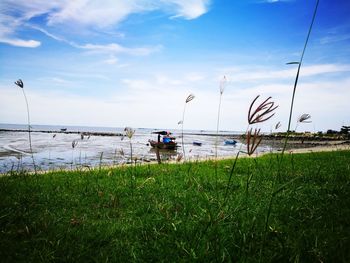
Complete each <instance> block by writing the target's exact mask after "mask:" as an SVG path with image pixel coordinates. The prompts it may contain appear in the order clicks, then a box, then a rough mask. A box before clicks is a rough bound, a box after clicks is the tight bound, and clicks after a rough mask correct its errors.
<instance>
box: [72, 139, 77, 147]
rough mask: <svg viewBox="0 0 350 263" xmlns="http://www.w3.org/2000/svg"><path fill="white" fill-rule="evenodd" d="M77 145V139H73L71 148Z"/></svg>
mask: <svg viewBox="0 0 350 263" xmlns="http://www.w3.org/2000/svg"><path fill="white" fill-rule="evenodd" d="M77 145H78V141H76V140H73V141H72V148H73V149H74V148H75V147H76V146H77Z"/></svg>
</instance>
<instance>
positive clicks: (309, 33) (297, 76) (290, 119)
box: [282, 0, 319, 155]
mask: <svg viewBox="0 0 350 263" xmlns="http://www.w3.org/2000/svg"><path fill="white" fill-rule="evenodd" d="M318 3H319V0H317V1H316V6H315V10H314V14H313V16H312V20H311V24H310V27H309V32H308V34H307V37H306V41H305V44H304V48H303V52H302V54H301V57H300V61H299V63H298V70H297V75H296V77H295V82H294V88H293V94H292V100H291V104H290V110H289V120H288V128H287V136H286V139H285V141H284V146H283V150H282V155H283V154H284V152H285V150H286V147H287V141H288V136H289V133H290V126H291V122H292V115H293V108H294V98H295V93H296V89H297V85H298V80H299V74H300V69H301V65H302V63H303V59H304V54H305V50H306V46H307V44H308V42H309V38H310V35H311V30H312V27H313V24H314V21H315V18H316V14H317V8H318Z"/></svg>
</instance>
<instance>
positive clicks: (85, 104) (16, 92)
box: [0, 0, 350, 132]
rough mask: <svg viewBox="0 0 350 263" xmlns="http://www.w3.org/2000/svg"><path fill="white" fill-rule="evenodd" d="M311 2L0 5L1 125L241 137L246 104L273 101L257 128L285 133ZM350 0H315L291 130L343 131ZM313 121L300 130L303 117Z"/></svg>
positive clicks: (109, 0) (8, 0) (137, 0)
mask: <svg viewBox="0 0 350 263" xmlns="http://www.w3.org/2000/svg"><path fill="white" fill-rule="evenodd" d="M315 3H316V0H315V1H314V0H153V1H148V0H105V1H98V0H75V1H70V0H51V1H45V0H31V1H27V0H2V1H1V2H0V123H14V124H23V123H26V122H27V113H26V105H25V101H24V97H23V94H22V92H21V90H20V88H19V87H17V86H16V85H15V84H14V81H16V80H17V79H22V80H23V83H24V90H25V92H26V95H27V97H28V101H29V108H30V117H31V122H32V124H48V125H80V126H81V125H84V126H105V127H125V126H131V127H135V128H137V127H138V128H140V127H145V128H166V129H176V128H180V127H179V125H178V122H179V121H180V120H181V119H182V114H183V111H184V107H185V100H186V98H187V96H188V95H189V94H194V95H195V98H194V99H193V100H192V101H191V102H189V103H187V104H186V111H185V120H184V128H185V129H196V130H216V124H217V117H218V105H219V98H220V83H222V80H223V78H224V76H225V77H226V82H225V85H224V92H223V94H222V102H221V111H220V130H229V131H244V130H246V129H247V124H248V123H247V112H248V109H249V105H250V103H251V101H252V100H253V99H254V98H255V97H256V96H257V95H260V98H259V101H262V100H264V99H265V98H267V97H269V96H271V97H272V99H271V100H272V101H274V102H275V103H276V105H279V107H278V108H277V109H276V114H275V116H274V117H273V118H271V119H270V120H269V121H268V122H266V123H262V124H260V125H259V127H261V128H262V130H264V131H271V130H273V129H274V127H275V124H276V123H277V122H280V123H281V124H282V126H281V128H280V131H283V130H286V129H287V125H288V116H289V108H290V101H291V95H292V90H293V85H294V80H295V76H296V71H297V65H286V63H288V62H291V61H299V60H300V56H301V52H302V49H303V46H304V43H305V39H306V36H307V32H308V29H309V26H310V22H311V19H312V14H313V12H314V8H315ZM349 13H350V1H349V0H320V3H319V7H318V11H317V16H316V19H315V22H314V26H313V30H312V32H311V36H310V40H309V43H308V46H307V48H306V52H305V56H304V60H303V64H302V67H301V73H300V78H299V83H298V87H297V91H296V97H295V105H294V112H293V118H292V125H291V129H294V128H295V127H297V129H298V131H311V132H315V131H326V130H328V129H334V130H339V129H340V128H341V126H342V125H350V110H349V99H350V74H349V73H350V16H349ZM304 113H307V114H310V115H311V116H312V118H311V120H312V122H311V123H302V124H300V125H298V126H297V119H298V117H299V116H301V115H302V114H304Z"/></svg>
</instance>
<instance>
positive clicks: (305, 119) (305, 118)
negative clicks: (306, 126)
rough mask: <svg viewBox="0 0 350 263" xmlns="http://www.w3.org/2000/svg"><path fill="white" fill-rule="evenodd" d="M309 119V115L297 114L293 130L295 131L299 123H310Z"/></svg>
mask: <svg viewBox="0 0 350 263" xmlns="http://www.w3.org/2000/svg"><path fill="white" fill-rule="evenodd" d="M310 119H311V115H310V114H307V113H304V114H302V115H301V116H299V118H298V120H297V124H296V125H295V130H294V131H295V132H296V131H297V128H298V126H299V124H300V123H311V122H312V121H311V120H310Z"/></svg>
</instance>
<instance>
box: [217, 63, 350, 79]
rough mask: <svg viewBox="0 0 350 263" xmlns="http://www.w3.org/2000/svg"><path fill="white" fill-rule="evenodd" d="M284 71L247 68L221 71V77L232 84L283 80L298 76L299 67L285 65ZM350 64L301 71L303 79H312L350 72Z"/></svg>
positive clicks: (329, 65) (304, 67)
mask: <svg viewBox="0 0 350 263" xmlns="http://www.w3.org/2000/svg"><path fill="white" fill-rule="evenodd" d="M284 67H285V68H287V69H283V70H276V69H267V68H262V69H261V68H257V69H253V70H252V68H247V69H238V68H227V69H222V70H220V75H229V76H230V79H231V81H232V82H241V81H257V80H273V81H276V80H283V79H289V78H293V77H295V75H296V70H297V66H295V65H294V66H292V65H284ZM349 71H350V65H349V64H319V65H310V66H302V68H301V71H300V76H301V77H312V76H316V75H321V74H330V73H341V72H349Z"/></svg>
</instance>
